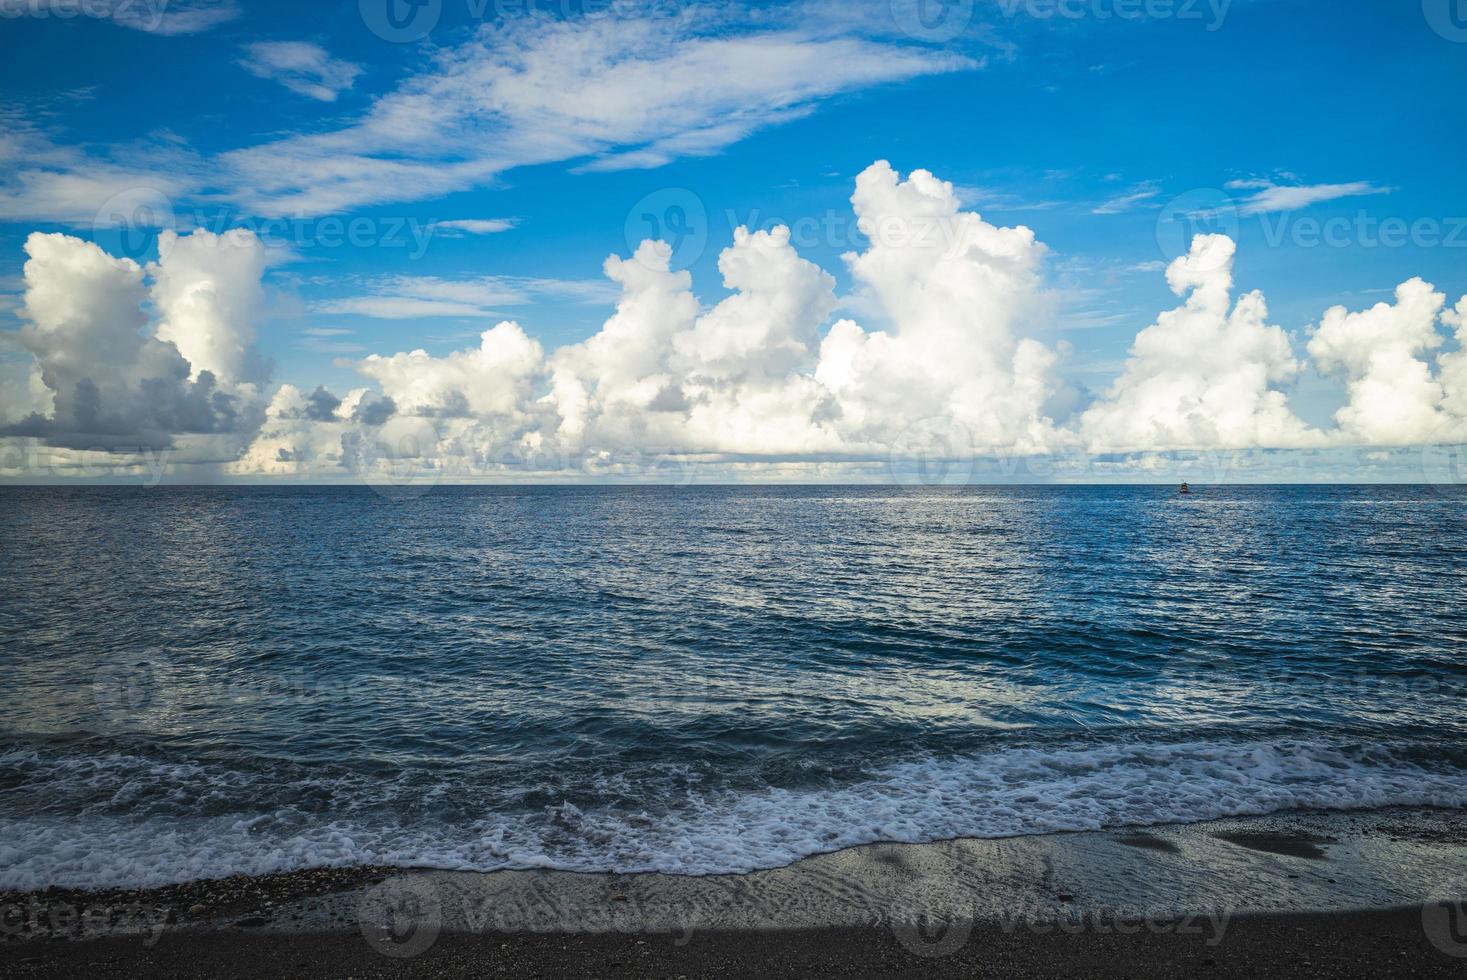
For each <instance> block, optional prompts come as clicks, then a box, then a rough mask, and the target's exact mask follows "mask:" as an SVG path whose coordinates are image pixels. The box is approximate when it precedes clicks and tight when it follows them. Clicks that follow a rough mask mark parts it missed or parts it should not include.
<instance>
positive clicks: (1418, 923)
mask: <svg viewBox="0 0 1467 980" xmlns="http://www.w3.org/2000/svg"><path fill="white" fill-rule="evenodd" d="M1459 899H1467V812H1464V811H1458V810H1436V809H1430V808H1390V809H1385V810H1364V811H1347V812H1339V811H1330V812H1290V813H1276V814H1272V815H1269V816H1261V817H1246V818H1233V819H1227V820H1217V821H1209V822H1206V823H1199V824H1185V825H1166V826H1156V827H1127V828H1116V829H1114V830H1105V831H1086V832H1079V833H1058V834H1052V835H1042V836H1032V837H1019V838H1004V839H996V840H989V839H961V840H952V841H939V842H933V843H924V844H870V845H862V846H860V847H854V848H848V849H845V850H842V851H837V852H833V853H829V854H820V855H815V856H812V857H809V858H804V859H802V860H800V861H797V862H795V863H794V864H791V865H788V866H785V867H782V868H775V869H770V870H766V871H756V872H750V873H747V874H740V875H711V876H700V877H693V876H679V875H668V874H659V873H637V874H611V873H596V872H577V871H548V870H530V871H495V872H485V873H480V872H462V871H435V870H410V869H401V868H388V867H373V868H327V869H312V870H305V871H294V872H285V873H280V874H273V875H266V876H261V877H249V876H244V875H236V876H234V877H231V878H224V879H213V880H207V881H195V882H187V883H181V884H177V885H169V886H165V887H162V888H152V889H102V890H77V889H57V888H52V889H46V890H43V891H37V892H27V893H17V892H10V893H3V894H0V912H3V916H4V919H3V929H0V933H3V938H0V972H3V973H4V974H5V975H17V976H47V975H61V974H64V973H67V972H72V973H77V972H80V973H86V974H91V973H93V972H94V969H93V968H94V967H95V968H97V975H108V973H107V970H108V967H106V966H105V964H106V963H115V964H118V967H117V970H118V971H119V975H120V972H121V971H122V969H123V965H126V966H127V968H128V969H130V970H132V971H134V972H138V971H146V972H150V973H152V972H161V973H164V974H167V973H168V972H169V971H170V970H180V971H185V972H194V973H195V974H197V973H198V972H199V971H197V970H191V969H188V968H190V967H191V966H192V965H193V964H195V963H196V962H198V961H200V959H202V960H210V958H211V957H217V969H218V970H220V971H223V972H220V973H219V975H231V974H230V973H229V970H230V969H231V968H232V967H231V962H232V959H231V958H238V959H240V963H241V967H240V968H241V970H242V971H243V965H242V964H243V963H246V962H248V964H249V967H250V969H249V970H247V971H243V973H250V974H252V975H261V974H262V973H264V974H269V973H270V971H271V969H272V967H271V964H272V963H273V964H276V965H277V966H278V967H279V968H280V969H281V970H282V971H283V972H287V973H288V972H292V971H294V972H297V973H298V972H300V968H298V967H297V966H296V964H299V963H306V964H308V965H309V966H310V968H311V972H313V973H328V974H329V973H332V972H333V971H335V970H336V968H337V967H338V966H339V967H340V968H341V969H343V970H346V972H349V973H352V974H353V975H362V974H363V973H367V974H370V973H372V972H375V971H379V970H380V971H385V972H388V973H390V972H392V970H395V969H397V968H399V967H402V966H403V965H404V964H418V965H423V966H426V965H427V964H428V963H431V962H437V959H442V961H443V969H444V970H447V971H449V972H448V973H445V974H444V975H456V974H454V973H453V972H452V971H453V970H455V969H457V968H458V967H455V966H454V964H455V963H460V960H459V958H460V957H465V958H466V959H463V960H462V962H461V963H460V965H461V966H462V968H463V970H464V972H470V971H469V966H470V965H472V964H474V963H476V962H478V960H477V959H476V957H481V956H482V955H483V954H484V953H485V951H486V950H488V951H491V952H492V951H493V949H497V948H499V947H498V946H496V943H502V944H503V949H504V950H505V951H506V956H509V957H510V958H511V959H516V958H518V959H516V961H517V962H521V963H522V964H524V966H525V969H526V970H527V971H529V972H534V970H535V969H536V967H535V966H534V964H537V963H539V964H545V965H544V966H542V967H540V968H539V969H541V970H542V972H556V973H563V972H565V970H566V969H569V968H571V967H573V966H575V963H573V962H571V960H568V959H566V957H567V956H570V951H572V950H580V951H581V953H582V954H584V957H586V959H585V960H584V962H585V963H586V964H594V963H596V962H600V960H598V957H602V958H605V957H610V958H612V959H608V960H607V962H611V961H613V960H615V957H618V956H620V957H623V958H624V959H625V961H626V962H628V963H635V962H638V961H639V960H640V959H641V958H646V957H650V958H651V959H650V960H649V963H648V965H649V967H650V966H653V965H654V964H655V965H656V969H662V968H663V967H666V968H667V969H668V970H671V971H672V972H671V975H678V974H683V975H688V976H692V975H706V974H709V973H714V974H716V973H718V970H717V969H716V968H710V967H708V966H707V964H706V963H705V962H704V958H709V962H712V963H714V964H715V965H716V964H717V963H726V964H729V965H730V967H729V968H730V969H731V970H734V971H735V972H734V973H732V974H729V975H736V974H737V971H738V970H739V969H744V970H747V971H748V972H762V973H766V974H767V973H770V972H771V971H772V972H775V973H778V972H779V969H780V968H781V966H782V964H784V963H786V962H788V963H803V964H805V968H806V972H807V973H808V972H809V971H810V970H812V969H818V967H817V966H816V964H817V963H818V962H821V961H818V960H817V959H814V957H817V955H827V956H829V957H833V959H831V960H830V961H829V963H831V964H835V963H838V962H844V960H842V957H845V956H847V955H848V954H849V955H855V954H854V953H853V952H851V951H855V950H860V951H864V952H863V953H862V954H861V955H862V956H868V957H875V958H876V960H879V961H880V962H883V963H887V965H888V967H889V968H890V969H889V970H884V971H882V972H893V971H894V972H897V973H900V972H902V970H904V969H906V968H907V967H904V966H902V965H901V964H900V963H898V962H896V961H895V960H892V957H893V956H899V955H900V956H905V957H906V958H907V960H908V961H910V962H909V963H908V966H909V967H910V968H911V969H912V970H913V972H918V970H919V968H920V967H923V966H926V967H931V966H932V965H933V964H934V963H938V964H942V969H943V970H947V969H949V968H951V969H953V970H957V969H958V966H959V965H962V964H966V969H967V970H968V974H967V975H969V976H971V975H972V971H973V961H971V957H972V956H973V955H976V953H975V952H974V951H973V950H974V947H975V946H977V947H982V948H988V947H994V946H997V947H1000V948H1003V949H1007V950H1009V951H1010V953H1011V954H1012V956H1013V957H1014V959H1013V966H1014V968H1015V970H1016V971H1017V972H1015V973H1013V974H1012V975H1017V976H1026V975H1046V974H1044V973H1042V972H1039V973H1032V974H1030V973H1026V972H1024V971H1025V970H1028V969H1029V968H1031V967H1033V968H1034V969H1039V966H1038V965H1036V964H1039V965H1042V964H1043V963H1045V962H1048V960H1046V959H1045V958H1046V957H1051V958H1053V957H1059V958H1060V959H1057V960H1054V963H1053V969H1054V970H1055V971H1056V972H1062V970H1061V962H1060V961H1061V960H1063V962H1064V964H1068V965H1067V966H1066V967H1065V968H1066V969H1069V970H1071V971H1072V972H1073V971H1075V970H1080V969H1082V968H1087V969H1088V967H1085V964H1086V963H1089V964H1090V966H1091V967H1095V969H1098V970H1099V971H1100V972H1102V973H1103V972H1105V970H1104V969H1102V968H1101V967H1098V966H1096V964H1104V963H1106V962H1110V960H1107V959H1106V957H1108V956H1112V955H1114V956H1117V957H1120V958H1119V959H1117V960H1115V962H1116V963H1121V962H1128V961H1130V960H1135V961H1136V962H1138V963H1143V964H1144V963H1152V964H1153V966H1154V967H1155V969H1157V970H1158V971H1161V972H1160V973H1159V974H1158V975H1165V974H1166V972H1167V971H1168V970H1171V971H1175V970H1176V969H1178V968H1180V967H1181V966H1182V965H1183V964H1184V963H1192V965H1193V966H1198V965H1200V964H1201V963H1202V961H1203V960H1206V959H1213V960H1214V962H1215V963H1217V964H1221V963H1222V962H1223V961H1222V960H1221V959H1219V958H1217V957H1209V956H1207V954H1206V951H1207V950H1208V949H1212V948H1218V949H1221V948H1223V947H1224V946H1226V945H1227V944H1228V942H1229V940H1228V938H1227V937H1229V936H1232V935H1234V934H1235V930H1237V929H1239V928H1241V929H1242V933H1237V934H1238V935H1244V936H1252V937H1254V938H1253V939H1247V940H1246V941H1243V943H1242V945H1244V946H1247V947H1249V948H1252V946H1253V944H1254V943H1255V940H1256V942H1258V943H1263V944H1264V945H1269V944H1275V940H1278V942H1280V943H1282V942H1283V940H1284V939H1287V938H1288V937H1289V935H1291V934H1290V933H1289V930H1290V929H1293V928H1296V927H1295V926H1290V925H1288V923H1289V922H1291V921H1292V920H1293V919H1296V918H1299V917H1306V918H1308V917H1313V919H1311V922H1312V923H1313V924H1312V925H1309V926H1308V927H1307V929H1317V930H1318V931H1320V934H1321V935H1330V936H1335V937H1336V939H1335V940H1331V942H1335V943H1336V944H1337V945H1338V946H1339V947H1340V949H1341V950H1344V951H1347V952H1350V953H1351V955H1350V956H1348V957H1347V958H1346V959H1345V960H1338V961H1336V966H1339V965H1341V964H1343V965H1351V964H1354V963H1355V962H1356V960H1357V959H1358V961H1359V964H1360V966H1361V969H1362V972H1364V968H1365V966H1366V965H1367V964H1369V965H1370V966H1371V968H1372V970H1373V971H1374V972H1375V975H1381V974H1380V973H1379V969H1381V968H1382V967H1384V966H1385V965H1388V964H1387V961H1386V960H1382V959H1380V958H1379V957H1377V956H1376V954H1375V953H1372V952H1370V950H1369V949H1367V948H1366V944H1364V943H1363V942H1361V941H1360V940H1359V938H1358V937H1357V936H1355V935H1354V933H1355V932H1356V931H1358V930H1359V929H1376V930H1383V931H1381V935H1382V936H1384V937H1386V939H1388V942H1387V945H1388V946H1389V947H1390V948H1391V949H1393V950H1394V949H1397V948H1398V947H1399V949H1400V951H1401V953H1400V956H1401V962H1402V963H1405V962H1407V961H1408V960H1409V962H1411V963H1412V964H1413V965H1414V966H1415V967H1418V968H1419V969H1413V971H1412V972H1420V971H1421V970H1430V969H1432V968H1435V967H1436V966H1437V965H1440V966H1441V967H1443V968H1444V969H1445V968H1450V969H1455V970H1456V971H1457V972H1458V973H1460V970H1461V968H1462V966H1463V963H1462V961H1461V960H1459V959H1457V958H1455V956H1456V952H1457V951H1458V947H1460V954H1461V955H1462V956H1464V957H1467V936H1464V935H1463V930H1464V929H1467V918H1464V919H1463V920H1462V921H1460V922H1457V921H1454V920H1448V919H1441V921H1440V922H1439V923H1438V926H1437V927H1435V929H1436V933H1437V935H1436V936H1435V937H1433V935H1432V929H1433V927H1432V926H1431V921H1432V920H1431V917H1432V916H1433V915H1436V916H1438V917H1439V918H1440V917H1441V916H1444V915H1448V914H1449V913H1451V912H1452V910H1451V909H1447V908H1445V907H1438V906H1436V905H1435V903H1437V902H1440V901H1455V900H1459ZM1462 909H1463V907H1462V906H1458V907H1457V911H1461V910H1462ZM1300 928H1303V927H1300ZM1307 929H1306V932H1307ZM1454 929H1455V931H1453V930H1454ZM1293 935H1297V934H1293ZM1259 937H1262V938H1259ZM1270 937H1271V938H1270ZM1212 939H1217V940H1218V942H1216V943H1211V942H1210V941H1211V940H1212ZM1382 941H1386V940H1382ZM1275 945H1277V944H1275ZM1236 947H1237V944H1236V943H1234V945H1233V947H1232V948H1236ZM1270 948H1273V947H1272V946H1270ZM1122 949H1124V950H1127V952H1126V953H1125V955H1124V956H1121V954H1120V952H1118V950H1122ZM1444 949H1446V950H1449V951H1444ZM327 950H330V951H332V952H331V954H330V955H329V956H328V955H327V954H326V952H325V951H327ZM758 950H765V951H768V952H769V955H770V956H771V957H773V958H772V959H769V960H767V961H761V965H759V966H758V967H757V969H756V966H755V963H754V961H753V960H750V959H749V957H751V956H755V955H756V953H757V951H758ZM821 951H824V952H823V954H822V953H821ZM1282 951H1284V946H1278V948H1277V949H1275V951H1274V954H1273V955H1276V956H1277V955H1284V952H1282ZM1326 952H1328V951H1326ZM287 953H288V955H287ZM1355 954H1359V955H1358V956H1357V955H1355ZM1251 955H1252V954H1245V953H1239V954H1237V955H1235V956H1234V957H1233V958H1234V959H1235V960H1236V961H1237V962H1238V963H1240V964H1243V963H1254V960H1252V959H1251V958H1250V957H1251ZM97 957H101V959H97ZM292 957H295V958H294V959H292ZM435 957H436V958H437V959H435ZM965 957H968V958H965ZM1066 957H1069V959H1065V958H1066ZM1074 957H1080V958H1081V959H1074ZM1097 957H1098V959H1097ZM1178 957H1182V959H1178ZM1086 958H1089V959H1086ZM1138 958H1139V959H1138ZM1326 958H1327V957H1326ZM1436 959H1439V960H1440V961H1441V963H1440V964H1436V963H1435V960H1436ZM1092 961H1093V962H1092ZM1316 961H1317V962H1323V960H1319V959H1318V958H1317V957H1316V960H1315V961H1311V962H1316ZM873 962H874V961H873ZM1290 962H1293V960H1290ZM552 963H553V964H555V965H554V966H553V967H552V966H550V965H549V964H552ZM679 964H682V966H681V967H680V968H679ZM858 967H859V962H858V960H852V961H851V962H850V968H851V969H852V970H857V968H858ZM1255 968H1256V964H1255ZM200 969H201V970H202V972H205V973H210V974H212V973H214V972H215V970H216V967H214V966H210V967H207V968H200ZM577 969H579V968H577ZM606 969H607V968H606V967H605V966H604V964H603V966H602V975H604V973H605V970H606ZM1240 969H1241V967H1240ZM574 972H575V971H574V970H572V973H573V974H574ZM654 972H655V970H654ZM835 972H837V973H838V972H840V971H839V970H835ZM1091 972H1095V971H1094V970H1091ZM1332 972H1338V971H1332ZM243 973H242V974H241V975H243ZM852 975H858V974H857V973H853V974H852ZM1240 975H1241V974H1240Z"/></svg>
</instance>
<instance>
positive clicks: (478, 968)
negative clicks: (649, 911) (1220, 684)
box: [0, 908, 1467, 980]
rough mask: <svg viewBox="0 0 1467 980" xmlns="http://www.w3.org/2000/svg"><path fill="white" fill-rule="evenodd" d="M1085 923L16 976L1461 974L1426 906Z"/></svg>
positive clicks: (61, 957) (144, 964) (61, 950)
mask: <svg viewBox="0 0 1467 980" xmlns="http://www.w3.org/2000/svg"><path fill="white" fill-rule="evenodd" d="M1153 925H1156V926H1157V929H1158V931H1157V932H1153V931H1150V930H1149V929H1147V928H1142V929H1141V931H1140V932H1139V933H1137V934H1135V935H1119V934H1116V933H1115V932H1097V931H1088V930H1077V931H1059V930H1056V931H1054V932H1052V933H1050V934H1047V935H1039V934H1036V933H1034V932H1031V931H1028V930H1015V931H1012V932H1010V931H1005V930H1003V929H1002V928H1000V927H998V926H994V925H991V924H990V925H978V926H976V927H975V928H974V929H973V930H972V931H971V933H970V934H969V935H968V936H967V941H966V942H965V943H963V944H962V945H961V946H960V947H959V948H957V949H956V950H955V951H953V952H951V953H949V954H947V955H941V956H922V955H918V954H917V953H914V952H913V951H912V950H911V949H909V948H908V947H907V946H906V945H904V944H903V943H902V942H901V941H900V940H899V938H898V937H897V935H896V934H895V933H893V932H892V931H891V930H883V929H875V928H871V929H856V928H847V929H825V930H793V931H786V932H722V933H705V934H697V935H694V936H693V937H692V938H691V939H690V940H689V941H687V942H686V943H685V944H683V945H679V942H680V938H681V937H677V938H675V937H673V936H669V935H667V934H661V935H655V934H654V935H646V936H637V935H616V934H612V935H606V934H599V935H583V936H574V935H570V936H568V935H553V934H552V935H544V934H530V935H526V934H518V935H509V934H492V933H489V934H448V935H443V936H440V937H438V940H437V942H435V943H434V944H433V946H432V947H431V948H430V949H428V950H427V951H425V952H424V953H422V954H420V955H418V956H416V957H413V958H410V959H392V958H389V957H386V956H383V955H381V954H379V953H377V952H375V951H374V950H373V949H372V948H370V947H369V946H368V945H367V944H366V943H365V942H364V941H363V940H362V938H361V936H359V935H355V934H351V933H339V932H338V933H331V934H310V933H296V934H290V935H281V934H266V933H254V934H242V933H218V932H215V933H199V934H177V935H171V936H165V937H164V938H163V940H162V941H161V942H159V943H158V944H157V945H156V946H153V947H151V948H150V947H146V946H143V945H142V944H141V943H139V942H136V941H128V940H124V939H108V940H99V941H96V942H91V943H59V944H53V943H46V944H34V945H27V946H25V947H22V948H19V949H14V948H13V949H10V950H8V951H7V953H6V954H5V958H4V960H3V961H0V973H3V975H5V976H14V977H129V978H132V977H144V976H147V977H197V976H209V977H240V978H247V977H302V976H305V977H404V976H423V977H482V976H506V977H822V976H828V977H867V976H886V977H908V976H910V977H963V978H969V980H971V978H974V977H1064V978H1071V977H1086V976H1088V977H1182V976H1188V977H1267V976H1289V977H1371V978H1385V977H1458V978H1460V977H1462V976H1463V975H1464V972H1467V960H1463V959H1456V958H1453V957H1451V956H1448V955H1446V954H1445V953H1443V952H1441V951H1440V950H1438V949H1437V948H1436V947H1434V946H1433V945H1432V943H1431V942H1430V940H1429V938H1428V936H1427V934H1426V932H1425V931H1424V930H1423V928H1422V914H1421V911H1420V910H1419V909H1414V908H1412V909H1397V910H1386V911H1374V912H1356V913H1333V914H1320V915H1273V916H1257V917H1245V918H1239V919H1235V920H1234V921H1233V922H1232V923H1231V924H1230V926H1229V928H1228V930H1227V932H1226V933H1225V935H1224V937H1223V940H1222V941H1221V942H1220V943H1218V944H1216V945H1209V941H1210V938H1211V937H1210V936H1209V934H1208V932H1207V930H1205V929H1203V930H1200V931H1199V932H1197V933H1195V934H1192V933H1188V934H1183V933H1181V932H1178V931H1172V932H1162V931H1160V926H1159V925H1157V924H1153Z"/></svg>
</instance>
